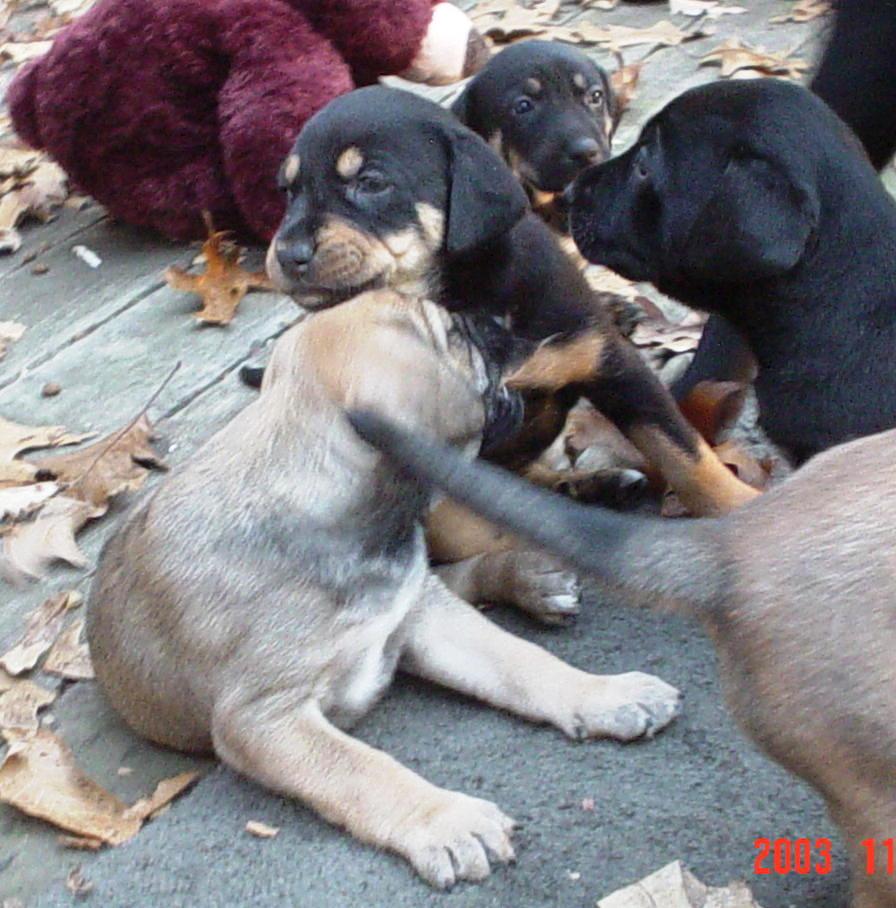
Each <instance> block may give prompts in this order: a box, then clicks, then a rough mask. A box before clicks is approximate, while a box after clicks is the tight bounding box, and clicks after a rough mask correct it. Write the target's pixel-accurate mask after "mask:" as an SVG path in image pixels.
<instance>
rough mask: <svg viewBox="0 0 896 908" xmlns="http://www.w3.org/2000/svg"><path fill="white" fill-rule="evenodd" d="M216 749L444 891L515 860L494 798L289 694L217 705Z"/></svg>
mask: <svg viewBox="0 0 896 908" xmlns="http://www.w3.org/2000/svg"><path fill="white" fill-rule="evenodd" d="M212 734H213V738H214V743H215V751H216V752H217V754H218V756H219V757H220V758H221V759H222V760H223V761H224V762H226V763H228V764H229V765H230V766H232V767H233V768H234V769H236V770H237V771H239V772H241V773H243V774H244V775H247V776H249V777H250V778H252V779H255V780H256V781H258V782H260V783H261V784H262V785H264V786H266V787H267V788H271V789H273V790H274V791H279V792H281V793H283V794H285V795H288V796H290V797H294V798H296V799H298V800H299V801H301V802H302V803H303V804H307V805H308V806H310V807H312V808H313V809H314V810H316V811H317V812H318V813H319V814H320V815H321V816H322V817H323V818H324V819H326V820H328V821H329V822H331V823H333V824H335V825H337V826H342V827H345V828H346V829H347V830H348V831H349V832H350V833H351V834H352V835H353V836H355V837H356V838H358V839H360V840H361V841H364V842H368V843H369V844H371V845H376V846H377V847H379V848H385V849H388V850H389V851H394V852H396V853H397V854H400V855H402V856H403V857H405V858H406V859H407V860H408V861H410V863H411V864H412V865H413V867H414V869H415V870H416V871H417V872H418V873H419V874H420V876H422V877H423V878H424V879H425V880H426V881H427V882H429V883H430V884H431V885H433V886H437V887H439V888H440V889H446V888H450V887H451V886H452V885H453V884H454V883H455V882H456V881H457V880H481V879H484V878H485V877H486V876H488V874H489V857H493V858H495V859H497V860H498V861H501V862H502V863H506V862H507V861H510V860H513V857H514V854H513V847H512V846H511V844H510V832H511V830H512V828H513V821H512V820H510V819H509V818H508V817H506V816H504V814H503V813H501V811H500V810H499V809H498V808H497V807H496V806H495V805H494V804H492V803H490V802H489V801H483V800H480V799H479V798H472V797H468V796H467V795H464V794H460V793H459V792H455V791H447V790H445V789H442V788H438V787H436V786H435V785H432V784H430V783H429V782H427V781H426V780H425V779H422V778H421V777H420V776H418V775H416V774H415V773H413V772H411V771H410V770H409V769H407V768H405V767H404V766H402V765H401V764H400V763H398V762H397V761H396V760H394V759H392V757H390V756H388V755H387V754H384V753H383V752H382V751H379V750H375V749H374V748H372V747H369V746H368V745H366V744H363V743H362V742H360V741H358V740H356V739H355V738H352V737H351V736H349V735H347V734H345V732H343V731H340V730H339V729H338V728H336V727H335V726H334V725H332V724H330V722H328V721H327V719H326V718H325V717H324V716H323V715H322V714H321V712H320V709H319V708H318V706H317V704H316V703H313V702H309V701H305V702H304V703H294V702H291V701H290V700H284V699H283V692H282V691H279V692H278V693H277V694H276V695H272V696H268V697H262V698H261V699H259V698H246V700H245V701H244V702H243V703H241V704H240V705H239V706H236V707H232V708H229V709H220V708H218V709H216V710H215V717H214V721H213V731H212Z"/></svg>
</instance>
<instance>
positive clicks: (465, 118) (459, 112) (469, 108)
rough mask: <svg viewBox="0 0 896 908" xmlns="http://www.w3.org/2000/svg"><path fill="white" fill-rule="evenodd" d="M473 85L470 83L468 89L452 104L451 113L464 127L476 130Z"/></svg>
mask: <svg viewBox="0 0 896 908" xmlns="http://www.w3.org/2000/svg"><path fill="white" fill-rule="evenodd" d="M472 89H473V83H472V82H470V83H469V84H468V85H467V87H466V88H465V89H464V90H463V91H462V92H461V93H460V94H459V95H458V96H457V97H456V98H455V99H454V101H453V102H452V103H451V113H453V114H454V116H455V117H457V119H458V120H460V122H461V123H463V124H464V126H469V127H470V128H471V129H475V126H474V124H473V119H474V106H475V105H474V104H473V90H472Z"/></svg>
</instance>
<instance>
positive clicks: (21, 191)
mask: <svg viewBox="0 0 896 908" xmlns="http://www.w3.org/2000/svg"><path fill="white" fill-rule="evenodd" d="M4 192H5V194H4V195H3V196H2V197H0V251H2V252H15V251H16V249H18V248H19V245H21V237H20V236H19V233H18V231H17V229H16V228H17V227H18V226H19V224H20V223H21V222H22V221H23V220H25V218H26V217H34V218H38V219H39V220H41V221H46V220H48V219H49V218H50V216H51V215H52V213H53V211H54V209H56V208H58V207H59V206H60V205H61V204H62V203H63V202H64V201H65V199H66V197H67V196H68V178H67V177H66V175H65V171H63V170H62V168H61V167H60V166H59V165H58V164H54V163H53V162H52V161H49V160H42V161H41V162H40V163H39V164H38V165H37V166H36V167H35V168H34V169H33V170H31V171H30V172H29V173H28V174H27V176H25V177H23V178H21V179H20V178H18V177H14V178H11V179H10V180H9V181H8V182H5V183H4Z"/></svg>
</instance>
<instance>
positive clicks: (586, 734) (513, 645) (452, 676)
mask: <svg viewBox="0 0 896 908" xmlns="http://www.w3.org/2000/svg"><path fill="white" fill-rule="evenodd" d="M410 622H411V623H410V625H409V628H410V631H409V635H408V638H407V642H406V649H405V651H404V654H403V656H402V668H404V669H405V670H407V671H409V672H412V673H413V674H416V675H419V676H421V677H423V678H427V679H429V680H430V681H434V682H435V683H437V684H441V685H443V686H445V687H449V688H451V689H452V690H456V691H460V692H461V693H464V694H467V695H468V696H471V697H476V699H478V700H483V701H484V702H486V703H490V704H491V705H492V706H497V707H498V708H500V709H506V710H508V711H509V712H512V713H514V714H516V715H518V716H522V717H523V718H524V719H528V720H530V721H532V722H548V723H550V724H551V725H554V726H556V727H557V728H559V729H560V730H561V731H563V732H565V733H566V734H567V735H569V736H570V737H571V738H577V739H581V738H597V737H609V738H617V739H618V740H620V741H631V740H633V739H635V738H640V737H643V736H645V735H646V736H648V737H649V736H651V735H653V734H654V733H655V732H657V731H659V729H661V728H663V727H664V726H665V725H667V724H668V723H669V722H671V721H672V719H673V718H674V717H675V716H676V714H677V713H678V709H679V694H678V691H677V690H675V688H674V687H670V686H669V685H668V684H666V683H665V682H664V681H661V680H660V679H659V678H656V677H653V676H652V675H645V674H642V673H641V672H628V673H626V674H623V675H591V674H588V673H587V672H583V671H580V670H579V669H577V668H573V667H572V666H571V665H567V664H566V663H565V662H562V661H561V660H560V659H558V658H557V657H556V656H553V655H551V653H549V652H547V651H546V650H543V649H542V648H541V647H539V646H535V645H534V644H533V643H529V642H528V641H526V640H522V639H520V638H519V637H515V636H514V635H513V634H509V633H507V632H506V631H504V630H501V628H499V627H498V626H497V625H495V624H493V623H492V622H491V621H489V620H488V619H487V618H486V617H484V616H483V615H482V614H480V613H479V612H477V611H476V609H474V608H472V606H470V605H468V604H467V603H466V602H463V601H462V600H460V599H458V598H457V597H456V596H455V595H454V594H453V593H452V592H451V591H450V590H448V589H447V588H446V587H445V586H444V585H443V584H442V583H441V581H440V580H439V579H438V578H437V577H434V576H432V577H430V578H429V581H428V582H427V588H426V598H425V601H424V603H423V607H422V608H420V609H418V610H417V611H416V613H415V614H414V615H413V616H412V617H411V618H410Z"/></svg>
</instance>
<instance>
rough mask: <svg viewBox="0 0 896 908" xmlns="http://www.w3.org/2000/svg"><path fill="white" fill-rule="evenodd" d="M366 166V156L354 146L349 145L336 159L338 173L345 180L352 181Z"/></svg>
mask: <svg viewBox="0 0 896 908" xmlns="http://www.w3.org/2000/svg"><path fill="white" fill-rule="evenodd" d="M363 164H364V155H362V154H361V150H360V149H359V148H356V147H355V146H354V145H349V147H348V148H346V149H345V150H344V151H343V152H342V153H341V154H340V155H339V157H338V158H337V159H336V173H338V174H339V176H341V177H342V179H343V180H350V179H351V178H352V177H355V176H357V175H358V173H359V172H360V170H361V167H362V165H363Z"/></svg>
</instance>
